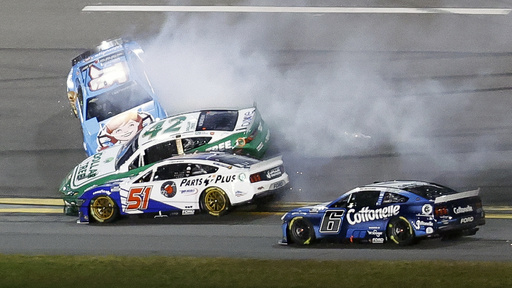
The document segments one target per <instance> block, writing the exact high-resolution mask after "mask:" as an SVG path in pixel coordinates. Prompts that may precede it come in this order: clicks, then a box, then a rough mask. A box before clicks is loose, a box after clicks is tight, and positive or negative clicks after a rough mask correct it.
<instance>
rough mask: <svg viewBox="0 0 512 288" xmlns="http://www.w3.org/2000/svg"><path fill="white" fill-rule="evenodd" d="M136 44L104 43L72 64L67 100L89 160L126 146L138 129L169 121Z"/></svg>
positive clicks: (117, 41)
mask: <svg viewBox="0 0 512 288" xmlns="http://www.w3.org/2000/svg"><path fill="white" fill-rule="evenodd" d="M142 55H143V50H142V48H141V47H140V46H139V45H138V44H137V43H136V42H134V41H128V40H124V39H116V40H111V41H104V42H103V43H101V45H99V46H97V47H96V48H95V49H93V50H89V51H86V52H84V53H82V54H80V55H78V56H77V57H75V58H74V59H73V60H72V67H71V70H70V71H69V74H68V78H67V95H68V100H69V103H70V105H71V110H72V111H73V113H74V115H75V116H76V117H77V118H78V119H79V120H80V124H81V126H82V133H83V141H84V142H83V145H84V149H85V151H86V153H87V155H88V156H90V155H93V154H94V153H96V152H98V151H100V150H101V149H104V148H106V147H110V146H113V145H115V144H121V143H125V142H127V141H129V140H130V139H131V138H132V137H133V136H135V134H136V132H138V131H140V130H141V129H142V127H144V126H145V125H147V124H149V123H151V122H152V121H153V120H155V119H162V118H165V117H167V114H166V112H165V110H164V109H163V108H162V106H161V105H160V103H159V102H158V99H157V97H156V96H155V93H154V91H153V87H152V86H151V83H150V82H149V79H148V77H147V75H146V73H145V71H144V67H143V61H142V58H141V56H142Z"/></svg>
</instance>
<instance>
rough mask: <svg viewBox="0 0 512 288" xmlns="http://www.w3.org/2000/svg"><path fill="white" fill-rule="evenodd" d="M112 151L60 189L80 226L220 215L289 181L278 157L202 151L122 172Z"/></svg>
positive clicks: (71, 176) (92, 161) (87, 164)
mask: <svg viewBox="0 0 512 288" xmlns="http://www.w3.org/2000/svg"><path fill="white" fill-rule="evenodd" d="M111 150H112V149H106V150H105V151H104V152H100V153H98V154H95V155H94V156H92V157H90V158H89V159H87V160H86V161H84V162H83V163H82V164H80V165H78V166H77V167H75V169H73V170H72V171H71V172H70V173H69V175H68V176H67V177H66V178H65V180H64V181H63V183H62V185H61V187H60V192H61V193H62V194H63V198H64V203H65V207H66V211H67V212H68V213H67V214H73V213H72V212H74V211H75V213H76V211H78V215H79V220H78V223H89V222H91V221H95V222H101V223H105V222H111V221H113V220H115V219H116V218H117V217H118V216H120V215H130V214H143V213H153V214H156V215H157V216H167V215H193V214H196V213H198V212H200V211H204V212H208V213H209V214H211V215H213V216H220V215H223V214H224V213H226V212H227V211H228V210H230V208H231V207H232V206H236V205H241V204H244V203H249V202H252V201H254V200H256V199H258V198H262V197H264V196H270V195H273V194H275V193H279V192H280V191H282V190H284V189H286V188H285V186H287V185H288V182H289V179H288V174H287V173H286V172H285V170H284V166H283V161H282V159H281V157H280V156H278V157H274V158H272V159H268V160H265V161H261V160H257V159H254V158H250V157H246V156H241V155H235V154H227V153H223V152H204V153H195V154H185V155H181V156H176V157H172V158H169V159H165V160H162V161H158V162H155V163H152V164H149V165H146V166H142V167H140V168H137V169H133V170H129V171H127V172H121V171H118V170H115V165H116V163H115V161H112V160H113V158H112V155H111V154H110V153H108V152H110V151H111ZM107 171H109V172H107ZM75 215H76V214H75Z"/></svg>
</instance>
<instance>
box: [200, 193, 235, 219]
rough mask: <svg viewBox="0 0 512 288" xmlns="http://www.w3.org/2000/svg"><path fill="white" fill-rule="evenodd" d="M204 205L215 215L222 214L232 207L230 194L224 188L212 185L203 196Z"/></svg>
mask: <svg viewBox="0 0 512 288" xmlns="http://www.w3.org/2000/svg"><path fill="white" fill-rule="evenodd" d="M201 203H202V207H203V209H204V210H205V211H207V212H208V213H210V215H213V216H221V215H223V214H225V213H226V212H227V211H228V209H229V208H230V204H229V199H228V195H226V192H224V191H223V190H222V189H220V188H217V187H210V188H208V189H206V191H204V193H203V196H202V200H201Z"/></svg>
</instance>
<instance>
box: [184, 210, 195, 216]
mask: <svg viewBox="0 0 512 288" xmlns="http://www.w3.org/2000/svg"><path fill="white" fill-rule="evenodd" d="M194 213H195V211H194V210H190V209H187V210H182V211H181V215H194Z"/></svg>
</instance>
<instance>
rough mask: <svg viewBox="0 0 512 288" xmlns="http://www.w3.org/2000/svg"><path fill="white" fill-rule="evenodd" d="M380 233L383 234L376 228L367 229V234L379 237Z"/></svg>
mask: <svg viewBox="0 0 512 288" xmlns="http://www.w3.org/2000/svg"><path fill="white" fill-rule="evenodd" d="M382 234H383V232H382V231H377V230H372V231H368V235H372V236H377V237H381V236H382Z"/></svg>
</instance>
